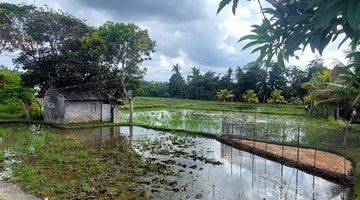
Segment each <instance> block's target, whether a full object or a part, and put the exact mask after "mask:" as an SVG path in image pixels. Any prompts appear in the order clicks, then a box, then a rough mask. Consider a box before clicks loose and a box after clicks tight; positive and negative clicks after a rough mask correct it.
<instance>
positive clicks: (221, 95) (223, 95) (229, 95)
mask: <svg viewBox="0 0 360 200" xmlns="http://www.w3.org/2000/svg"><path fill="white" fill-rule="evenodd" d="M216 97H217V98H218V99H219V100H223V101H224V102H225V101H226V100H229V99H231V100H232V99H233V98H234V94H233V91H228V90H227V89H223V90H220V91H219V92H217V93H216Z"/></svg>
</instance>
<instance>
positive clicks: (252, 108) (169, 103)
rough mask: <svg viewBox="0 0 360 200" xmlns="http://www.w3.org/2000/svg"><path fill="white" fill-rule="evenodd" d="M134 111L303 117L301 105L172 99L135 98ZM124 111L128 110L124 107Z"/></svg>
mask: <svg viewBox="0 0 360 200" xmlns="http://www.w3.org/2000/svg"><path fill="white" fill-rule="evenodd" d="M134 105H135V107H134V108H135V109H137V110H140V109H154V108H162V109H196V110H212V111H240V112H246V113H263V114H281V115H304V114H305V112H304V106H302V105H292V104H287V105H277V106H274V105H273V104H247V103H242V102H233V103H232V102H227V103H224V102H219V101H199V100H188V99H174V98H154V97H136V98H135V102H134ZM125 109H128V107H127V106H125Z"/></svg>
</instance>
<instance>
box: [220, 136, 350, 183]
mask: <svg viewBox="0 0 360 200" xmlns="http://www.w3.org/2000/svg"><path fill="white" fill-rule="evenodd" d="M218 140H219V141H221V142H223V143H225V144H228V145H230V146H233V147H235V148H238V149H241V150H245V151H248V152H251V153H255V154H257V155H260V156H263V157H266V158H269V159H271V160H274V161H278V162H282V163H284V164H286V165H288V166H292V167H297V168H299V169H302V170H305V171H307V172H309V173H311V174H314V175H317V176H321V177H324V178H325V179H328V180H331V181H335V182H338V183H340V184H343V185H353V184H354V182H355V180H354V177H353V176H352V175H353V166H352V163H351V161H349V160H347V159H346V158H344V157H341V156H338V155H335V154H333V153H329V152H325V151H321V150H315V149H307V148H297V147H290V146H282V145H277V144H268V143H265V142H260V141H253V140H246V139H241V138H238V137H234V136H222V137H219V138H218ZM298 155H299V156H298ZM314 158H315V160H314Z"/></svg>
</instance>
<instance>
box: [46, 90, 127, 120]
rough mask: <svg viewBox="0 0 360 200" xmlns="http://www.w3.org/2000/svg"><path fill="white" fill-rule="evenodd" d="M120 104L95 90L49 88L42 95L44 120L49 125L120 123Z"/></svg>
mask: <svg viewBox="0 0 360 200" xmlns="http://www.w3.org/2000/svg"><path fill="white" fill-rule="evenodd" d="M120 105H121V102H120V101H117V100H113V99H110V98H109V97H108V95H107V94H105V93H103V92H101V91H100V90H98V89H95V88H86V87H68V88H54V87H50V88H49V89H47V90H46V92H45V93H44V112H43V116H44V120H45V122H51V123H84V122H95V121H99V122H113V123H118V122H120Z"/></svg>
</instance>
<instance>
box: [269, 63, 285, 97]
mask: <svg viewBox="0 0 360 200" xmlns="http://www.w3.org/2000/svg"><path fill="white" fill-rule="evenodd" d="M269 65H270V71H269V84H268V87H269V89H270V90H271V91H272V90H275V89H278V90H285V87H286V82H287V80H286V77H285V67H284V66H282V65H279V64H278V63H275V62H271V63H270V64H269Z"/></svg>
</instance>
